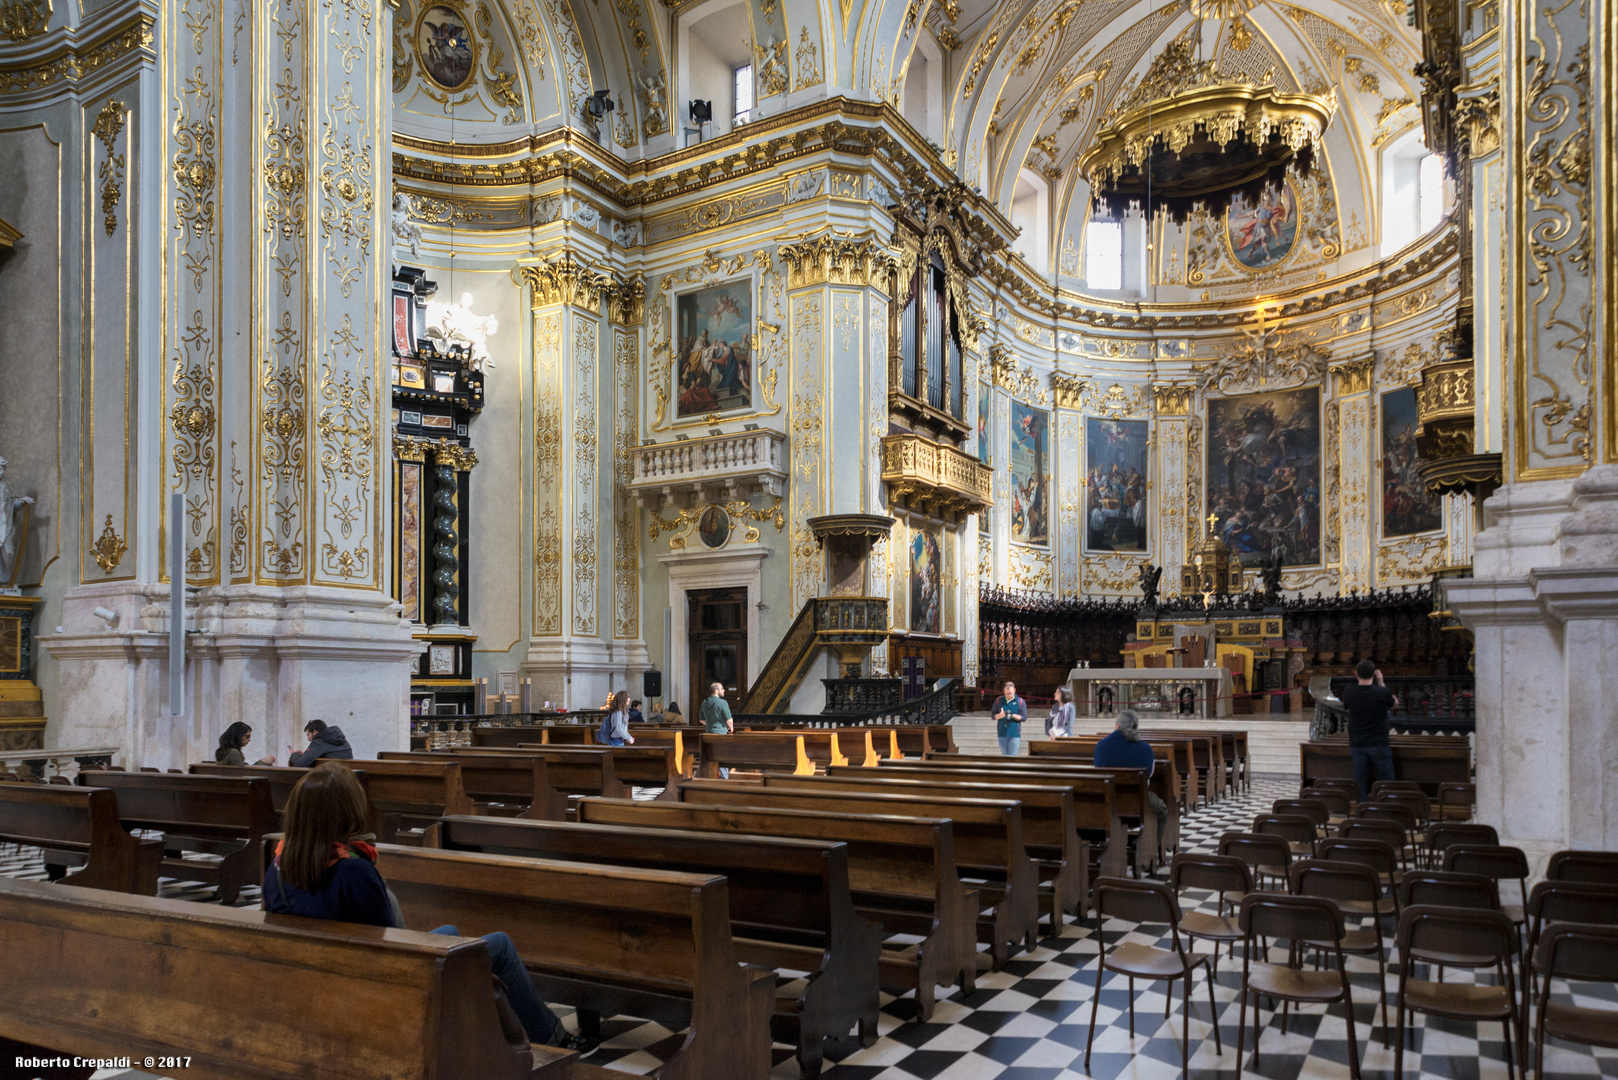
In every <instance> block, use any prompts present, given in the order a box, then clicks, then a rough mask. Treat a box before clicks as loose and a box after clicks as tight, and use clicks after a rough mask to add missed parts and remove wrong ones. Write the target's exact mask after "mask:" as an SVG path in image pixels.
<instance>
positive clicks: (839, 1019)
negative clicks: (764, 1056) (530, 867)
mask: <svg viewBox="0 0 1618 1080" xmlns="http://www.w3.org/2000/svg"><path fill="white" fill-rule="evenodd" d="M423 846H424V847H441V848H444V849H445V850H449V851H475V852H481V853H484V854H493V855H521V856H527V857H534V858H544V859H560V860H564V861H567V862H588V863H606V864H609V865H614V866H636V867H642V868H650V869H658V870H678V871H681V872H683V873H701V874H723V875H724V876H725V879H726V880H727V881H728V882H729V883H730V923H731V932H732V934H733V935H734V936H735V948H736V954H737V956H738V957H740V958H741V959H742V960H743V961H744V962H746V963H751V964H761V965H763V966H765V967H769V968H778V969H787V970H790V971H794V972H797V971H803V972H807V973H808V978H807V979H805V980H797V979H786V980H782V981H783V982H785V983H787V985H792V984H797V985H800V986H801V987H802V988H801V989H799V990H796V991H785V992H783V989H782V988H781V987H780V986H778V987H777V992H776V1004H775V1016H774V1018H773V1020H772V1022H771V1028H772V1032H773V1034H774V1036H775V1039H776V1041H777V1042H785V1043H790V1044H792V1045H795V1046H796V1047H797V1048H798V1052H797V1058H798V1065H799V1067H800V1069H801V1070H802V1073H803V1075H804V1076H806V1077H815V1076H818V1075H819V1074H820V1067H821V1062H822V1060H823V1059H824V1054H825V1046H826V1043H827V1041H828V1040H830V1041H832V1043H833V1044H834V1045H836V1044H837V1043H838V1042H839V1041H841V1040H844V1039H845V1038H846V1037H847V1036H848V1034H849V1032H850V1030H852V1029H853V1028H855V1027H856V1026H857V1027H858V1028H859V1031H860V1037H859V1041H860V1043H862V1044H864V1045H866V1046H869V1045H870V1044H871V1043H873V1042H875V1041H876V1037H877V1012H878V1009H879V1007H880V995H879V993H878V985H877V958H878V955H879V954H880V952H881V949H882V936H883V935H882V931H881V928H880V927H878V926H877V925H875V924H874V923H870V922H867V921H866V920H865V919H863V918H861V917H860V916H859V915H857V914H856V913H855V911H854V902H853V899H852V894H851V893H850V891H849V884H848V880H849V879H848V848H847V846H846V845H845V844H841V843H835V842H828V841H822V840H800V839H793V838H784V837H776V836H757V835H734V836H732V835H724V834H720V833H711V832H690V831H675V830H666V831H665V830H658V831H656V832H651V831H649V830H646V829H643V828H636V827H634V826H623V825H598V824H589V823H571V822H570V823H562V822H538V821H502V820H497V819H493V818H487V817H470V818H463V817H450V818H444V819H443V820H441V821H440V822H439V823H438V824H437V825H435V826H433V827H432V829H429V830H428V834H427V838H426V841H425V843H424V844H423Z"/></svg>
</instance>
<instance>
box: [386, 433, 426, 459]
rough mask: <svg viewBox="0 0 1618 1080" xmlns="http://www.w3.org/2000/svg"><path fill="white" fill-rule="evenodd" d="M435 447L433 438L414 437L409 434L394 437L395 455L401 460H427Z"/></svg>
mask: <svg viewBox="0 0 1618 1080" xmlns="http://www.w3.org/2000/svg"><path fill="white" fill-rule="evenodd" d="M432 447H433V441H432V440H431V439H413V438H411V437H410V436H409V435H395V436H394V437H393V456H394V457H396V458H398V459H399V460H400V461H414V462H425V461H426V460H427V452H428V451H429V450H431V449H432Z"/></svg>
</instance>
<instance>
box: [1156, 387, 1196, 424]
mask: <svg viewBox="0 0 1618 1080" xmlns="http://www.w3.org/2000/svg"><path fill="white" fill-rule="evenodd" d="M1195 389H1196V388H1195V387H1192V386H1167V385H1165V386H1157V385H1154V386H1153V387H1152V397H1153V398H1154V399H1155V400H1156V403H1157V415H1159V416H1190V415H1191V394H1192V391H1193V390H1195Z"/></svg>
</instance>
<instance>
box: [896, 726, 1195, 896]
mask: <svg viewBox="0 0 1618 1080" xmlns="http://www.w3.org/2000/svg"><path fill="white" fill-rule="evenodd" d="M1159 764H1160V765H1163V766H1165V771H1164V774H1163V775H1161V776H1154V777H1153V778H1152V779H1151V780H1147V778H1146V776H1145V773H1144V771H1143V770H1140V769H1099V768H1096V767H1095V766H1094V765H1091V764H1089V762H1088V761H1087V760H1086V761H1083V762H1081V761H1079V760H1078V759H1074V758H1043V759H1037V760H1036V759H1025V758H1019V759H1015V760H1011V759H1007V758H1004V757H1001V756H999V755H973V754H957V755H954V756H952V757H947V758H944V757H932V758H928V759H927V760H926V761H890V762H884V763H883V765H882V768H883V769H885V770H887V771H888V772H889V773H897V774H899V775H903V776H910V775H913V774H914V775H923V774H925V775H932V776H938V777H940V778H948V777H952V776H953V777H956V778H958V779H959V780H961V781H966V782H970V783H980V784H983V783H1012V784H1023V783H1044V782H1045V780H1047V779H1049V778H1052V777H1059V778H1061V779H1063V780H1064V781H1065V782H1066V786H1068V787H1070V788H1071V789H1072V791H1073V809H1074V819H1075V822H1076V824H1077V826H1078V828H1079V830H1080V831H1081V833H1086V832H1087V833H1089V834H1090V835H1092V836H1095V837H1096V843H1095V845H1094V847H1095V848H1096V852H1095V853H1094V854H1097V855H1099V858H1098V859H1094V860H1093V861H1094V862H1096V864H1097V873H1098V875H1102V876H1108V877H1116V876H1121V875H1122V874H1124V873H1126V872H1127V868H1128V867H1129V866H1131V865H1133V866H1134V867H1135V868H1136V870H1137V872H1139V873H1145V872H1147V871H1148V870H1149V869H1150V867H1151V865H1152V863H1153V860H1154V859H1156V858H1160V857H1164V856H1163V853H1164V851H1165V849H1167V848H1168V847H1170V846H1175V847H1177V846H1178V844H1179V838H1180V832H1179V813H1178V807H1177V806H1176V805H1175V802H1174V800H1172V799H1170V800H1167V802H1168V808H1169V817H1168V820H1167V822H1165V826H1164V831H1163V835H1162V836H1161V837H1160V836H1158V835H1157V818H1156V817H1155V816H1154V815H1153V814H1152V813H1151V806H1150V804H1149V803H1147V802H1146V798H1145V792H1146V791H1148V790H1150V791H1154V792H1155V793H1156V794H1157V795H1158V796H1159V797H1160V798H1162V797H1163V793H1164V792H1166V791H1169V790H1171V789H1172V788H1173V786H1174V785H1173V779H1172V774H1171V773H1169V772H1168V771H1167V770H1168V769H1170V768H1172V765H1170V764H1169V763H1168V762H1164V761H1160V762H1159ZM1128 818H1136V819H1139V820H1140V822H1141V823H1140V825H1139V826H1138V827H1137V832H1136V843H1135V858H1134V860H1133V862H1131V860H1130V858H1129V855H1128V851H1129V835H1130V830H1129V827H1128V823H1127V821H1126V820H1125V819H1128ZM1096 834H1099V835H1096ZM1086 842H1088V841H1086Z"/></svg>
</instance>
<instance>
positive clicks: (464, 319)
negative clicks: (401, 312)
mask: <svg viewBox="0 0 1618 1080" xmlns="http://www.w3.org/2000/svg"><path fill="white" fill-rule="evenodd" d="M498 329H500V324H499V322H498V321H496V320H495V317H494V316H493V315H474V314H472V294H471V293H462V294H461V302H460V303H459V304H445V305H444V306H442V307H439V306H438V305H436V304H435V305H432V306H431V307H429V308H428V313H427V336H428V337H429V338H431V339H432V340H433V343H434V344H436V345H437V346H438V348H439V351H441V352H448V351H449V349H450V346H452V345H460V346H463V347H465V348H467V349H468V350H469V351H470V352H471V356H472V370H473V371H483V370H485V369H488V370H490V371H492V370H494V361H493V360H491V359H490V358H489V348H488V344H487V341H488V338H489V337H490V336H491V335H492V334H493V333H494V332H495V331H496V330H498Z"/></svg>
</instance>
